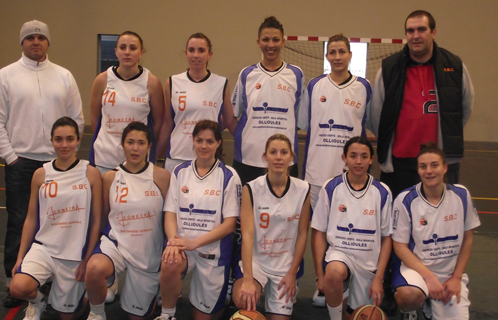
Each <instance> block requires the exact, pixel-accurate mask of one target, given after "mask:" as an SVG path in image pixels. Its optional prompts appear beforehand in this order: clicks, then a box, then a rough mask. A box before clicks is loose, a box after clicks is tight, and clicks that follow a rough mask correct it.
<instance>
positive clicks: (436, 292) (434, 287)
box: [424, 273, 445, 301]
mask: <svg viewBox="0 0 498 320" xmlns="http://www.w3.org/2000/svg"><path fill="white" fill-rule="evenodd" d="M424 280H425V283H426V284H427V288H428V289H429V297H431V299H434V300H437V301H443V300H444V298H445V293H444V287H443V285H442V284H441V282H439V280H438V278H436V276H435V275H434V274H433V273H431V274H430V276H428V277H427V278H426V279H424Z"/></svg>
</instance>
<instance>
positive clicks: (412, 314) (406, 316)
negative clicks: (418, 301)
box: [401, 311, 418, 320]
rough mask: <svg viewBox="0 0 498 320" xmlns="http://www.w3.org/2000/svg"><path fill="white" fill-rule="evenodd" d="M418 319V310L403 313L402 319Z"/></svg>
mask: <svg viewBox="0 0 498 320" xmlns="http://www.w3.org/2000/svg"><path fill="white" fill-rule="evenodd" d="M417 319H418V316H417V311H411V312H402V313H401V320H417Z"/></svg>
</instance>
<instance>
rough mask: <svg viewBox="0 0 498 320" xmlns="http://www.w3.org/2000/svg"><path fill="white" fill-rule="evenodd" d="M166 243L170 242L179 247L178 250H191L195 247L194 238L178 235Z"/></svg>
mask: <svg viewBox="0 0 498 320" xmlns="http://www.w3.org/2000/svg"><path fill="white" fill-rule="evenodd" d="M168 244H171V245H172V246H175V247H178V248H180V250H186V251H192V250H195V249H197V247H198V246H197V244H196V241H195V239H194V240H191V239H185V238H181V237H179V236H177V235H176V236H175V237H174V238H173V239H172V240H171V241H169V242H168Z"/></svg>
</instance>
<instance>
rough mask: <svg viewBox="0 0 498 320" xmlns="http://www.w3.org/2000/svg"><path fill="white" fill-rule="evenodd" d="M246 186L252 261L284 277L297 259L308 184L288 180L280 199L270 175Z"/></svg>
mask: <svg viewBox="0 0 498 320" xmlns="http://www.w3.org/2000/svg"><path fill="white" fill-rule="evenodd" d="M247 185H248V187H249V191H250V193H251V199H252V208H253V214H254V242H253V262H255V263H257V264H258V265H259V266H260V267H261V269H263V270H264V271H265V272H267V273H270V274H273V275H281V276H284V275H285V274H286V273H287V272H288V271H289V269H290V267H291V265H292V260H293V258H294V251H295V248H296V240H297V234H298V229H299V218H300V215H301V210H302V208H303V205H304V201H305V200H306V197H307V195H308V193H309V189H310V187H309V184H308V183H307V182H305V181H303V180H300V179H296V178H293V177H289V180H288V184H287V188H286V190H285V192H284V194H283V195H282V196H281V197H277V196H276V195H275V193H274V192H273V189H272V188H271V185H270V182H269V181H268V175H263V176H261V177H259V178H257V179H255V180H253V181H251V182H249V183H248V184H247Z"/></svg>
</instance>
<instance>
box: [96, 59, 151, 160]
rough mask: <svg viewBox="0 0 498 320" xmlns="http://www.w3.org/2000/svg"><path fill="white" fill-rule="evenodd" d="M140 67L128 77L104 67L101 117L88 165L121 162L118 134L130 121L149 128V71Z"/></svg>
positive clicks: (121, 153)
mask: <svg viewBox="0 0 498 320" xmlns="http://www.w3.org/2000/svg"><path fill="white" fill-rule="evenodd" d="M140 68H141V70H142V72H141V73H139V74H138V75H137V76H136V77H134V78H131V79H129V80H122V79H121V78H120V77H119V75H118V74H117V71H116V67H110V68H109V69H107V86H106V88H105V90H104V93H103V95H102V102H101V103H102V109H101V112H102V116H101V119H100V123H99V124H98V126H97V130H96V131H95V135H94V141H93V145H92V149H91V150H90V162H91V163H92V165H97V166H101V167H104V168H108V169H113V168H115V167H116V166H118V165H119V164H121V163H123V161H125V156H124V152H123V148H122V147H121V134H122V133H123V130H124V128H125V127H126V126H127V125H128V124H129V123H130V122H133V121H140V122H142V123H145V124H147V125H148V126H149V128H151V130H152V118H151V116H150V113H151V111H150V105H149V100H150V99H149V91H148V90H147V83H148V80H149V70H147V69H146V68H142V67H140ZM149 117H150V118H149ZM151 150H154V148H151ZM149 160H150V161H152V162H154V161H155V155H154V154H151V155H150V159H149Z"/></svg>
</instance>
